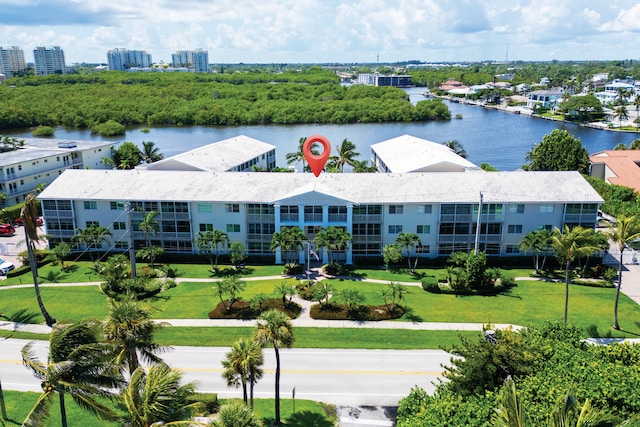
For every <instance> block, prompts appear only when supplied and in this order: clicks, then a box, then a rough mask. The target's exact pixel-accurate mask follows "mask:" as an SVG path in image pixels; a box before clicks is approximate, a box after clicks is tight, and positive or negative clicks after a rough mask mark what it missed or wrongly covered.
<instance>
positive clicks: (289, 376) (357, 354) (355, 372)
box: [0, 338, 450, 406]
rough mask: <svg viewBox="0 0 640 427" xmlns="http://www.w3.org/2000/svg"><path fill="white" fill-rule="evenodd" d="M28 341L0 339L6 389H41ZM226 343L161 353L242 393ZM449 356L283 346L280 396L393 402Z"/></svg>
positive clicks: (208, 388) (188, 371)
mask: <svg viewBox="0 0 640 427" xmlns="http://www.w3.org/2000/svg"><path fill="white" fill-rule="evenodd" d="M27 342H28V341H26V340H19V339H12V338H9V339H4V340H2V341H0V379H1V380H2V387H3V389H5V390H20V391H40V383H39V381H38V380H36V378H35V377H33V375H32V374H31V372H30V371H29V370H27V369H26V368H25V367H24V366H22V362H21V356H20V350H21V349H22V347H23V346H24V345H25V344H26V343H27ZM35 349H36V354H37V355H38V357H40V359H41V360H46V356H47V343H46V342H44V341H37V342H36V346H35ZM227 351H228V349H227V348H223V347H174V349H173V351H170V352H168V353H165V354H164V355H162V357H163V358H164V359H165V361H166V362H167V363H168V364H169V365H170V366H172V367H174V368H178V369H180V370H181V371H183V372H184V376H183V378H184V380H185V381H196V382H197V385H198V389H199V391H202V392H211V393H217V394H218V395H219V396H220V397H223V398H226V397H241V396H242V394H241V389H231V388H228V387H227V386H226V384H225V382H224V380H223V379H222V377H221V373H222V365H221V361H222V359H223V358H224V355H225V353H226V352H227ZM264 355H265V363H264V365H263V369H264V371H265V373H264V376H263V378H262V379H261V380H260V382H259V383H258V384H257V385H256V388H255V397H256V398H268V397H273V393H274V371H275V356H274V350H273V349H272V348H266V349H265V350H264ZM449 358H450V355H449V354H447V353H446V352H444V351H441V350H333V349H331V350H326V349H281V367H282V373H281V381H280V396H281V398H291V397H293V390H294V388H295V398H296V399H310V400H316V401H322V402H326V403H333V404H336V405H341V406H347V405H349V406H396V405H397V403H398V400H399V399H401V398H402V397H404V396H406V395H407V394H408V393H409V391H410V389H411V387H413V386H415V385H419V386H421V387H423V388H425V389H426V390H427V391H429V392H430V391H432V390H433V389H434V386H433V385H432V382H433V381H435V380H436V379H437V378H438V377H440V376H441V373H442V371H443V369H442V367H441V364H447V363H448V362H449Z"/></svg>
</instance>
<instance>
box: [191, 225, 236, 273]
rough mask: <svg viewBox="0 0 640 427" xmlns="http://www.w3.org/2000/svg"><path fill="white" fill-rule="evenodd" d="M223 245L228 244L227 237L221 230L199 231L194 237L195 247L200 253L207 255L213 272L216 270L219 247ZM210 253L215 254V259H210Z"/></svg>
mask: <svg viewBox="0 0 640 427" xmlns="http://www.w3.org/2000/svg"><path fill="white" fill-rule="evenodd" d="M224 244H227V245H228V244H229V235H228V234H227V233H225V232H224V231H222V230H209V231H205V232H202V231H200V232H198V234H197V235H196V246H197V247H198V249H199V250H200V252H201V253H205V254H207V256H208V257H209V262H210V263H211V269H212V270H213V271H217V270H218V256H219V255H220V245H224ZM212 253H215V258H213V257H212Z"/></svg>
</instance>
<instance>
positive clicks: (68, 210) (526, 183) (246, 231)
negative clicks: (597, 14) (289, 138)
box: [38, 170, 603, 263]
mask: <svg viewBox="0 0 640 427" xmlns="http://www.w3.org/2000/svg"><path fill="white" fill-rule="evenodd" d="M38 198H39V200H41V203H42V208H43V213H44V216H45V219H46V225H47V233H48V234H49V235H50V236H51V239H50V242H51V244H55V243H56V242H60V241H69V240H70V239H71V237H72V236H73V235H74V234H75V230H77V229H78V228H86V227H87V226H89V225H91V224H94V223H98V224H100V225H103V226H106V227H108V228H109V229H110V230H111V231H112V233H113V237H112V239H111V240H112V241H111V243H110V244H109V245H104V247H103V248H101V249H102V250H105V249H110V250H125V249H127V247H128V237H129V235H128V234H127V230H126V223H127V215H131V221H132V224H133V226H132V228H133V231H132V233H133V239H134V245H135V246H136V247H141V246H143V245H144V236H143V234H142V233H141V232H139V231H137V225H138V224H139V223H140V221H141V220H142V219H143V216H144V214H145V213H146V212H150V211H156V212H158V217H157V221H158V223H159V225H160V230H159V231H158V232H157V233H155V234H154V235H153V237H152V239H153V244H154V245H157V246H161V247H163V248H164V250H165V251H166V252H167V253H197V252H198V249H197V247H196V245H195V239H196V235H197V233H198V232H201V231H207V230H213V229H220V230H223V231H225V232H226V233H227V234H228V235H229V238H230V240H231V241H240V242H242V243H243V244H244V246H245V248H246V249H247V251H248V254H249V255H261V256H265V255H267V256H272V255H274V254H273V253H272V252H271V250H270V243H271V238H272V235H273V233H274V232H276V231H280V230H281V229H282V228H283V227H289V226H298V227H300V228H301V229H302V230H303V231H304V232H305V234H306V235H307V237H308V239H309V241H312V240H313V238H314V237H315V235H316V233H317V232H318V230H319V229H320V227H328V226H337V227H342V228H343V229H345V230H346V231H348V232H349V233H351V235H352V238H353V242H352V244H351V245H350V246H349V247H348V248H347V250H345V251H343V252H342V253H339V254H337V258H338V259H340V260H342V261H344V262H347V263H358V262H363V261H366V260H367V259H369V260H371V259H376V258H378V259H379V258H380V257H381V255H382V248H383V247H384V246H385V245H387V244H390V243H393V242H394V241H395V239H396V237H397V236H398V234H399V233H400V232H410V233H416V234H418V236H419V237H420V241H421V243H420V245H419V246H418V248H417V255H418V256H420V257H424V258H434V257H439V256H447V255H449V254H451V253H452V252H454V251H468V250H471V249H473V248H474V247H475V241H476V240H477V241H478V242H479V249H480V250H483V251H485V252H487V254H489V255H490V256H512V255H517V254H519V249H518V245H519V243H520V241H521V240H522V237H523V236H524V235H525V234H527V233H529V232H530V231H533V230H539V229H552V228H553V227H559V228H562V227H563V226H565V225H570V226H573V225H582V226H585V227H593V226H594V225H595V223H596V219H597V211H598V207H599V205H600V204H601V203H603V200H602V198H601V197H600V196H599V195H598V194H597V193H596V192H595V191H594V190H593V188H592V187H591V186H590V185H589V184H588V183H587V182H586V180H585V179H584V178H583V177H582V176H581V175H580V174H579V173H578V172H523V171H516V172H495V173H460V172H427V173H405V174H386V173H369V174H366V173H359V174H351V173H345V174H341V173H335V174H329V173H323V174H321V175H320V176H319V177H317V178H316V177H315V176H314V175H313V174H310V173H297V174H296V173H250V172H240V173H229V172H220V173H213V172H207V171H168V170H163V171H161V170H130V171H123V170H67V171H65V172H63V173H62V174H61V175H60V177H58V178H57V179H56V180H55V181H54V182H53V183H52V184H51V185H49V186H48V187H47V188H46V189H45V190H44V191H43V192H42V193H41V194H40V195H39V197H38ZM127 205H130V206H131V208H132V209H131V213H130V214H129V213H128V211H127V210H125V206H127ZM478 215H479V216H480V218H478ZM317 252H319V255H320V257H321V259H322V261H323V262H327V260H328V257H327V254H326V253H321V252H320V251H317ZM308 253H309V252H308V251H307V250H301V251H300V252H299V253H298V254H297V255H298V259H299V261H300V262H305V260H306V259H307V257H308ZM283 258H286V257H283V254H282V253H280V251H277V252H276V253H275V262H277V263H280V262H282V260H283Z"/></svg>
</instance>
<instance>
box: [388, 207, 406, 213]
mask: <svg viewBox="0 0 640 427" xmlns="http://www.w3.org/2000/svg"><path fill="white" fill-rule="evenodd" d="M403 210H404V207H403V206H402V205H389V214H390V215H393V214H401V213H402V211H403Z"/></svg>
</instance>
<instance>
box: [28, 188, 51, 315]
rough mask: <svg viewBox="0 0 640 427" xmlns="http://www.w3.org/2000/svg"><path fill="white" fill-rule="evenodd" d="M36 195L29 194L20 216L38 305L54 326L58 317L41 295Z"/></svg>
mask: <svg viewBox="0 0 640 427" xmlns="http://www.w3.org/2000/svg"><path fill="white" fill-rule="evenodd" d="M36 203H37V202H36V197H35V195H34V194H33V193H31V194H29V195H28V196H27V197H26V198H25V200H24V205H23V206H22V209H21V210H20V218H22V225H23V226H24V239H25V242H26V244H27V253H28V256H29V267H31V276H32V277H33V287H34V289H35V291H36V300H37V301H38V307H39V308H40V312H41V313H42V316H43V317H44V321H45V322H46V323H47V326H49V327H52V326H53V325H54V324H55V323H56V319H55V318H53V317H51V315H50V314H49V312H48V311H47V309H46V308H45V306H44V302H43V301H42V295H40V286H38V263H37V261H36V255H35V252H36V243H37V242H39V241H40V240H41V239H42V238H41V236H40V235H39V234H38V226H37V219H38V208H37V205H36Z"/></svg>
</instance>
